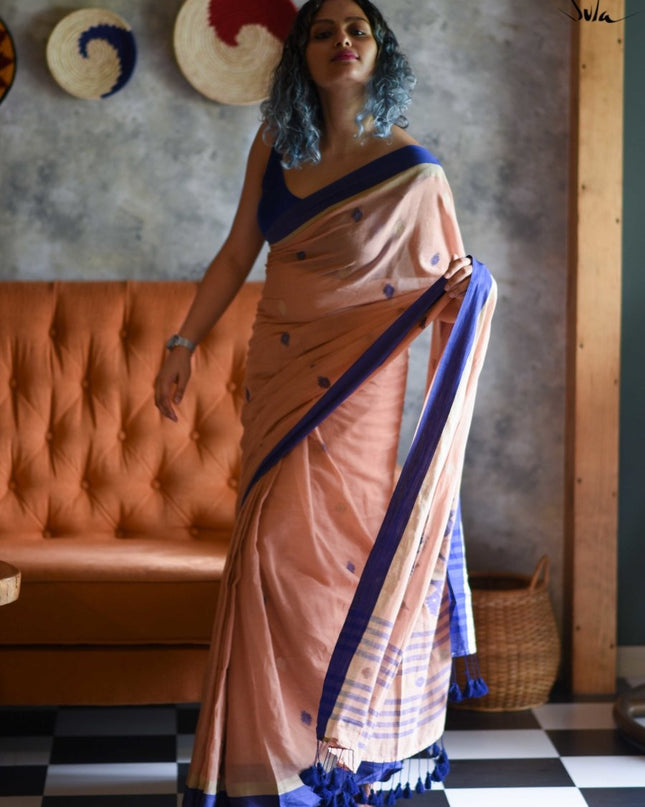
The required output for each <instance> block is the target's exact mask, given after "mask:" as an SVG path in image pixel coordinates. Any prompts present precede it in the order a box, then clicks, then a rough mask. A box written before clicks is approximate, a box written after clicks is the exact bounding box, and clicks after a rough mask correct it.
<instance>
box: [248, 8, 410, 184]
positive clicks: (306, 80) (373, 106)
mask: <svg viewBox="0 0 645 807" xmlns="http://www.w3.org/2000/svg"><path fill="white" fill-rule="evenodd" d="M324 1H325V0H308V2H307V3H305V4H304V6H303V7H302V8H301V9H300V11H299V12H298V14H297V16H296V19H295V21H294V24H293V27H292V29H291V33H290V34H289V36H288V37H287V39H286V41H285V43H284V49H283V51H282V58H281V60H280V62H279V64H278V66H277V67H276V69H275V71H274V74H273V81H272V85H271V92H270V95H269V97H268V98H267V99H266V100H265V101H264V102H263V103H262V106H261V112H262V116H263V119H264V122H265V124H266V129H265V136H266V137H268V138H270V139H271V140H272V142H273V146H274V148H275V149H276V151H278V153H279V154H281V155H282V165H283V166H284V167H285V168H297V167H298V166H299V165H301V164H302V163H303V162H312V163H317V162H320V137H321V134H322V127H323V119H322V109H321V106H320V100H319V98H318V92H317V90H316V86H315V84H314V83H313V81H312V79H311V77H310V75H309V70H308V68H307V61H306V56H305V52H306V49H307V43H308V41H309V30H310V28H311V24H312V22H313V19H314V17H315V16H316V14H317V13H318V11H319V9H320V7H321V6H322V4H323V3H324ZM354 2H355V3H356V5H358V6H360V8H361V9H362V11H363V12H364V13H365V16H366V17H367V19H368V21H369V24H370V28H371V29H372V34H373V36H374V39H375V40H376V44H377V47H378V53H377V57H376V65H375V68H374V74H373V75H372V77H371V78H370V80H369V82H368V85H367V100H366V102H365V106H364V107H363V109H362V110H361V111H360V112H359V113H358V115H357V116H356V123H357V125H358V131H357V136H358V137H360V136H361V135H362V134H363V133H364V131H365V126H364V124H365V121H367V120H369V119H371V122H372V130H371V134H372V135H373V136H374V137H382V138H387V137H389V135H390V132H391V130H392V126H393V125H394V124H397V125H398V126H401V127H402V128H406V127H407V125H408V119H407V118H406V117H405V114H404V112H405V110H406V108H407V106H408V104H409V103H410V97H411V93H412V89H413V87H414V85H415V83H416V78H415V76H414V73H413V72H412V68H411V67H410V65H409V63H408V60H407V59H406V57H405V56H404V55H403V53H401V51H400V49H399V43H398V42H397V40H396V37H395V36H394V34H393V33H392V31H391V30H390V27H389V26H388V24H387V23H386V22H385V20H384V18H383V15H382V14H381V12H380V11H379V10H378V9H377V8H376V6H375V5H374V4H373V3H371V2H370V0H354Z"/></svg>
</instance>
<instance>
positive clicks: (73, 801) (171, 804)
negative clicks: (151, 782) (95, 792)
mask: <svg viewBox="0 0 645 807" xmlns="http://www.w3.org/2000/svg"><path fill="white" fill-rule="evenodd" d="M42 807H177V796H176V795H174V794H173V793H170V794H168V795H159V796H45V798H44V799H43V801H42Z"/></svg>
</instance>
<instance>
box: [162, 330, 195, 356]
mask: <svg viewBox="0 0 645 807" xmlns="http://www.w3.org/2000/svg"><path fill="white" fill-rule="evenodd" d="M176 347H185V348H188V350H190V352H191V353H193V352H194V350H195V348H196V347H197V345H196V344H195V343H194V342H191V341H190V339H186V337H185V336H180V335H179V334H178V333H174V334H173V335H172V336H171V337H170V339H169V340H168V341H167V342H166V350H174V349H175V348H176Z"/></svg>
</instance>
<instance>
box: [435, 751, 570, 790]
mask: <svg viewBox="0 0 645 807" xmlns="http://www.w3.org/2000/svg"><path fill="white" fill-rule="evenodd" d="M446 784H447V785H449V787H450V788H451V789H453V788H462V787H573V786H574V785H573V782H572V780H571V777H570V776H569V774H568V773H567V771H566V769H565V767H564V765H563V764H562V762H561V761H560V760H559V759H557V758H552V757H549V758H545V759H457V760H454V761H452V762H451V764H450V774H449V777H448V779H447V780H446Z"/></svg>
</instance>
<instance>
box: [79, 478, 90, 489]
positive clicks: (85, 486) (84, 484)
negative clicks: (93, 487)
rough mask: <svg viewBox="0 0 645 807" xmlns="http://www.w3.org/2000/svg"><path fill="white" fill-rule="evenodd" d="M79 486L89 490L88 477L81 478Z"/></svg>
mask: <svg viewBox="0 0 645 807" xmlns="http://www.w3.org/2000/svg"><path fill="white" fill-rule="evenodd" d="M81 487H82V488H83V490H89V489H90V480H89V479H82V480H81Z"/></svg>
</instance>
